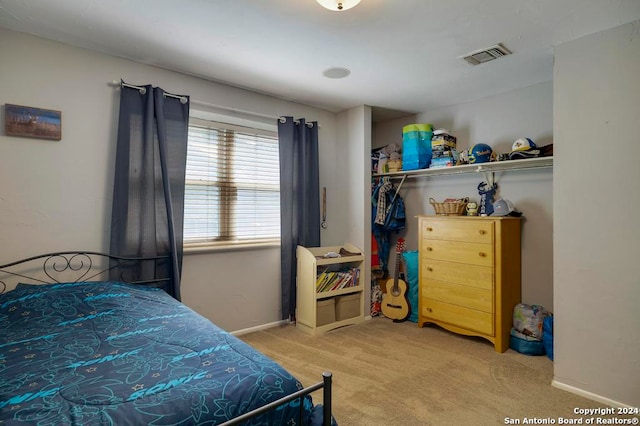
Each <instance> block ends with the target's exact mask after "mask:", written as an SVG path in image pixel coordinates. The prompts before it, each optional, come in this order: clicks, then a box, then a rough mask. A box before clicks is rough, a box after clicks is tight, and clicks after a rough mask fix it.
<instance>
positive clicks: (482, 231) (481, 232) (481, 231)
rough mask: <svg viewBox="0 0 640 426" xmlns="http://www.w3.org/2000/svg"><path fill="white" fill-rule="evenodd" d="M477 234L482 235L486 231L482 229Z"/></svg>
mask: <svg viewBox="0 0 640 426" xmlns="http://www.w3.org/2000/svg"><path fill="white" fill-rule="evenodd" d="M479 232H480V235H484V234H486V233H487V231H485V230H484V229H481V230H480V231H479Z"/></svg>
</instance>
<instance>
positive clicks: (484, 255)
mask: <svg viewBox="0 0 640 426" xmlns="http://www.w3.org/2000/svg"><path fill="white" fill-rule="evenodd" d="M478 255H479V256H480V257H487V253H483V252H480V253H478Z"/></svg>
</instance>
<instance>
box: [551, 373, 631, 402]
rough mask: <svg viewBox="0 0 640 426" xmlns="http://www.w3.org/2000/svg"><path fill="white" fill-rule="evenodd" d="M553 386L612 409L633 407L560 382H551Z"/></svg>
mask: <svg viewBox="0 0 640 426" xmlns="http://www.w3.org/2000/svg"><path fill="white" fill-rule="evenodd" d="M551 386H553V387H554V388H558V389H562V390H564V391H567V392H571V393H573V394H576V395H578V396H581V397H583V398H587V399H590V400H592V401H596V402H600V403H602V404H605V405H608V406H610V407H622V408H629V407H631V406H630V405H627V404H623V403H622V402H618V401H614V400H613V399H609V398H605V397H604V396H601V395H598V394H595V393H591V392H587V391H586V390H583V389H580V388H577V387H575V386H571V385H567V384H566V383H562V382H559V381H557V380H555V379H554V380H552V381H551Z"/></svg>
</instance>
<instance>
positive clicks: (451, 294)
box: [418, 216, 521, 352]
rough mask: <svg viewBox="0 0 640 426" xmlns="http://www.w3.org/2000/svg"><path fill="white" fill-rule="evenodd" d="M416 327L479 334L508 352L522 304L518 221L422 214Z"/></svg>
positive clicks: (497, 348) (504, 218) (472, 334)
mask: <svg viewBox="0 0 640 426" xmlns="http://www.w3.org/2000/svg"><path fill="white" fill-rule="evenodd" d="M418 222H419V232H420V235H419V259H420V260H419V262H420V264H419V268H420V287H419V288H420V290H419V314H418V325H419V326H420V327H423V326H424V324H426V323H434V324H437V325H439V326H441V327H443V328H445V329H447V330H449V331H453V332H455V333H459V334H464V335H467V336H479V337H482V338H485V339H487V340H489V341H490V342H491V343H493V345H494V347H495V350H496V352H504V351H506V350H507V349H508V348H509V333H510V331H511V325H512V316H513V308H514V306H515V305H517V304H518V303H520V295H521V291H520V261H521V255H520V226H521V225H520V224H521V221H520V218H515V217H472V216H418Z"/></svg>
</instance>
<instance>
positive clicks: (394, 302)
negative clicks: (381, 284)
mask: <svg viewBox="0 0 640 426" xmlns="http://www.w3.org/2000/svg"><path fill="white" fill-rule="evenodd" d="M403 251H404V239H402V238H399V239H398V243H397V244H396V271H395V275H394V278H393V279H389V280H388V281H387V292H386V293H385V294H384V295H383V296H382V306H381V309H382V314H383V315H384V316H385V317H387V318H391V319H392V320H393V321H394V322H402V321H405V320H406V319H407V318H408V317H409V311H410V308H409V300H408V299H407V283H405V282H404V281H403V280H401V279H399V278H398V275H399V274H400V255H401V254H402V252H403ZM392 281H393V285H391V282H392Z"/></svg>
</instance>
